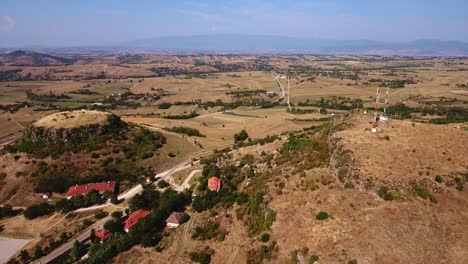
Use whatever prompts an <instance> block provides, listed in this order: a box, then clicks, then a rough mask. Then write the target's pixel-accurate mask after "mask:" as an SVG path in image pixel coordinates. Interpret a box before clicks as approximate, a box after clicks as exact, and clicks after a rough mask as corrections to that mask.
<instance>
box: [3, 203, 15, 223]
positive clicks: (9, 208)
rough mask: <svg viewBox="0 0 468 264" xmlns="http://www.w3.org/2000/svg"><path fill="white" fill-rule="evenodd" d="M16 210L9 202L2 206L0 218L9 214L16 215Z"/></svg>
mask: <svg viewBox="0 0 468 264" xmlns="http://www.w3.org/2000/svg"><path fill="white" fill-rule="evenodd" d="M14 215H15V211H14V210H13V207H12V206H11V205H9V204H5V205H4V206H0V219H2V218H3V217H9V216H14Z"/></svg>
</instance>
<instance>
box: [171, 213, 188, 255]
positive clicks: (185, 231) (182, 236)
mask: <svg viewBox="0 0 468 264" xmlns="http://www.w3.org/2000/svg"><path fill="white" fill-rule="evenodd" d="M192 222H193V221H188V222H187V223H186V224H185V225H183V227H182V228H183V230H182V232H180V235H179V236H178V237H177V247H176V251H175V253H174V257H173V258H172V260H171V264H172V263H175V261H176V260H177V258H178V257H179V256H180V255H181V253H183V248H184V244H185V243H184V242H185V240H187V239H189V238H188V237H187V234H188V233H189V232H188V230H189V229H190V226H191V225H192Z"/></svg>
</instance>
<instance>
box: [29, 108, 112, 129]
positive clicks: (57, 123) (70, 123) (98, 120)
mask: <svg viewBox="0 0 468 264" xmlns="http://www.w3.org/2000/svg"><path fill="white" fill-rule="evenodd" d="M110 115H111V114H110V113H107V112H102V111H93V110H78V111H66V112H60V113H55V114H52V115H48V116H46V117H43V118H41V119H39V120H38V121H37V122H35V123H34V126H37V127H45V128H74V127H80V126H87V125H91V124H104V123H105V122H107V118H108V117H109V116H110Z"/></svg>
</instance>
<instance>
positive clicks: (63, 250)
mask: <svg viewBox="0 0 468 264" xmlns="http://www.w3.org/2000/svg"><path fill="white" fill-rule="evenodd" d="M110 219H111V217H110V216H107V217H105V218H103V219H101V220H99V221H97V222H96V223H95V224H94V225H92V226H91V227H89V228H88V229H87V230H86V231H85V232H84V233H81V234H80V235H78V236H77V237H75V238H74V239H72V240H70V241H69V242H67V243H65V244H63V245H62V246H60V247H59V248H56V249H55V250H54V251H52V252H51V253H49V254H48V255H47V256H45V257H43V258H42V259H40V260H38V261H37V262H36V263H38V264H46V263H49V262H51V261H52V260H54V259H56V258H58V257H60V256H61V255H63V254H64V253H66V252H67V251H69V250H70V249H71V248H72V246H73V244H74V243H75V240H78V241H79V242H83V241H85V240H87V239H88V238H89V236H90V235H91V229H93V228H94V229H98V228H99V227H101V226H102V225H104V223H106V222H107V221H108V220H110Z"/></svg>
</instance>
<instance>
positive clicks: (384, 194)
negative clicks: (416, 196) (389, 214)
mask: <svg viewBox="0 0 468 264" xmlns="http://www.w3.org/2000/svg"><path fill="white" fill-rule="evenodd" d="M378 194H379V196H380V198H382V199H384V200H385V201H392V200H393V199H395V198H396V196H397V195H395V194H393V193H392V192H391V191H390V188H388V187H387V186H385V185H384V186H381V187H380V189H379V191H378Z"/></svg>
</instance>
